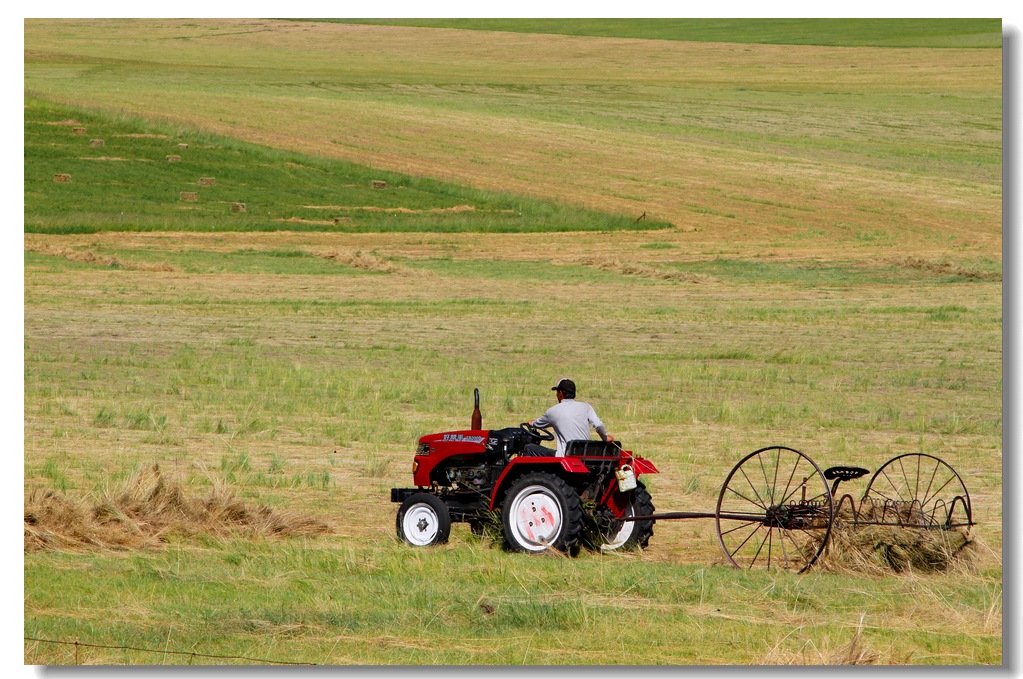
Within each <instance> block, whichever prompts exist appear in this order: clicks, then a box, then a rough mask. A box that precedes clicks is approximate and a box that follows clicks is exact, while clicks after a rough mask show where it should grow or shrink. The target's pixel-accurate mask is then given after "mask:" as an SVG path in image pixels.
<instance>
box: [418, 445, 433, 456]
mask: <svg viewBox="0 0 1023 679" xmlns="http://www.w3.org/2000/svg"><path fill="white" fill-rule="evenodd" d="M429 454H430V444H429V443H420V444H419V447H418V448H416V455H429Z"/></svg>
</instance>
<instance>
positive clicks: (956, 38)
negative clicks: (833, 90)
mask: <svg viewBox="0 0 1023 679" xmlns="http://www.w3.org/2000/svg"><path fill="white" fill-rule="evenodd" d="M317 21H336V22H340V23H351V24H379V25H386V26H417V27H424V28H457V29H463V30H474V31H510V32H515V33H554V34H558V35H578V36H602V37H608V38H637V39H643V40H685V41H694V42H734V43H747V44H772V45H829V46H842V47H867V46H870V47H1001V46H1002V22H1001V20H999V19H878V18H874V19H866V18H865V19H805V18H799V19H767V18H763V19H581V18H580V19H318V20H317Z"/></svg>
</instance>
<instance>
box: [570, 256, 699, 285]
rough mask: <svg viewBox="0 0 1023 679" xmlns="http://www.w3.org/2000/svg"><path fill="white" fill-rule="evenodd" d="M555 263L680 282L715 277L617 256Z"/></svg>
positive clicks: (696, 281)
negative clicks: (626, 260)
mask: <svg viewBox="0 0 1023 679" xmlns="http://www.w3.org/2000/svg"><path fill="white" fill-rule="evenodd" d="M554 263H555V264H559V265H564V264H578V265H582V266H589V267H593V268H594V269H600V270H601V271H612V272H614V273H618V274H622V275H623V276H639V277H641V278H653V279H655V280H662V281H676V282H680V283H711V282H713V281H714V280H715V279H714V278H713V277H712V276H707V275H705V274H698V273H692V272H689V271H665V270H663V269H657V268H654V267H650V266H643V265H642V264H630V263H628V262H622V261H620V260H619V259H617V258H615V257H593V256H591V257H577V258H575V259H569V260H563V261H556V262H554Z"/></svg>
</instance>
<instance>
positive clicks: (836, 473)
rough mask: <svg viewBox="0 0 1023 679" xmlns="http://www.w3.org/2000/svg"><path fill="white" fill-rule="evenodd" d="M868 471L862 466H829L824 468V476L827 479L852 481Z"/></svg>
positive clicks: (868, 471)
mask: <svg viewBox="0 0 1023 679" xmlns="http://www.w3.org/2000/svg"><path fill="white" fill-rule="evenodd" d="M869 473H870V470H869V469H864V468H862V467H830V468H828V469H825V470H824V478H826V479H827V480H828V481H834V480H835V479H838V480H839V481H852V480H853V479H858V478H860V477H861V476H863V475H864V474H869Z"/></svg>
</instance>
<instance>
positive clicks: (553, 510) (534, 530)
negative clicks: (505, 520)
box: [509, 486, 563, 552]
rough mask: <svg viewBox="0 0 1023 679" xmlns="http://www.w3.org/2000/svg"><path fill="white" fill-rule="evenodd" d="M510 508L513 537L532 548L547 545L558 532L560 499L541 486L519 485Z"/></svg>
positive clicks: (533, 550) (538, 549) (559, 526)
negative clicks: (520, 487) (524, 486)
mask: <svg viewBox="0 0 1023 679" xmlns="http://www.w3.org/2000/svg"><path fill="white" fill-rule="evenodd" d="M509 512H510V521H509V524H510V526H509V527H510V529H511V533H512V537H513V539H514V540H515V542H517V543H518V544H519V545H521V546H522V547H523V548H525V549H528V550H529V551H531V552H540V551H543V550H545V549H547V548H548V547H549V546H550V545H551V544H552V543H553V542H555V541H556V540H557V538H558V535H559V534H560V533H561V526H562V523H563V519H562V512H561V503H560V502H559V501H558V499H557V498H556V497H555V496H554V495H553V494H552V493H551V491H550V490H549V489H548V488H546V487H544V486H528V487H526V488H524V489H522V492H520V493H519V494H518V495H517V496H516V497H515V499H514V500H512V503H511V507H509Z"/></svg>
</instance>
